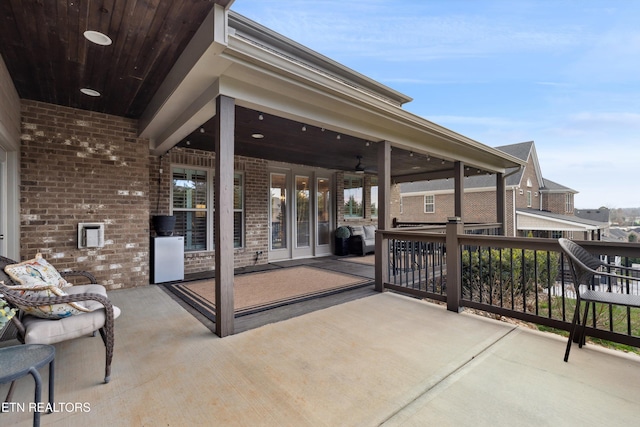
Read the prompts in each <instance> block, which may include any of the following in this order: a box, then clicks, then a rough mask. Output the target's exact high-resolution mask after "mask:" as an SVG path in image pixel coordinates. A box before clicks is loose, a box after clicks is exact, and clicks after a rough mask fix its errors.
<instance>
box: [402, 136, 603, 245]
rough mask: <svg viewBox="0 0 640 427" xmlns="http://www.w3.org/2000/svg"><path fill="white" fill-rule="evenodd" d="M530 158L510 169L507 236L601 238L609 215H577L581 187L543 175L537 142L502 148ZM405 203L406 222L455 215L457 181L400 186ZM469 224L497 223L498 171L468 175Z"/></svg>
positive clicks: (434, 220)
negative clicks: (576, 201)
mask: <svg viewBox="0 0 640 427" xmlns="http://www.w3.org/2000/svg"><path fill="white" fill-rule="evenodd" d="M496 148H497V149H498V150H501V151H504V152H505V153H508V154H510V155H512V156H514V157H517V158H519V159H521V160H522V161H523V162H525V166H524V167H522V168H513V169H511V170H509V171H507V172H506V174H505V178H504V179H505V192H506V198H505V200H506V203H505V210H506V214H505V217H506V221H505V222H506V227H505V235H507V236H524V237H526V236H534V237H550V238H559V237H571V238H576V239H582V240H598V239H599V238H600V236H601V234H602V230H605V229H607V228H608V225H609V224H608V220H607V221H606V222H605V221H599V220H594V219H584V218H581V217H578V216H576V215H575V210H574V195H575V194H576V193H577V191H575V190H573V189H571V188H568V187H565V186H563V185H561V184H558V183H556V182H553V181H551V180H549V179H546V178H543V176H542V172H541V169H540V164H539V162H538V156H537V153H536V148H535V144H534V143H533V141H530V142H523V143H519V144H512V145H505V146H501V147H496ZM399 192H400V203H399V204H398V206H397V208H396V209H395V210H394V211H393V214H394V215H395V218H396V219H397V221H400V222H417V223H444V222H446V221H447V218H448V217H451V216H453V200H454V196H453V182H452V181H451V180H446V179H444V180H443V179H439V180H432V181H419V182H411V183H404V184H401V185H400V190H399ZM464 198H465V209H464V211H463V214H462V220H463V222H464V223H493V222H495V218H496V209H497V208H496V176H495V175H484V176H483V175H478V176H470V177H467V178H466V179H465V180H464Z"/></svg>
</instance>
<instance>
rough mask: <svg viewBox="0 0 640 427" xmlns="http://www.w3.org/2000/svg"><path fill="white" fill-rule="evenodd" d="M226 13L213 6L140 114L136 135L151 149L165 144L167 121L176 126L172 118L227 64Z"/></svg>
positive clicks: (210, 82) (198, 94)
mask: <svg viewBox="0 0 640 427" xmlns="http://www.w3.org/2000/svg"><path fill="white" fill-rule="evenodd" d="M226 14H227V11H226V10H225V9H224V8H223V7H222V6H220V5H215V6H214V7H213V9H212V10H211V12H210V13H209V15H208V16H207V18H206V19H205V20H204V22H203V23H202V25H201V26H200V28H199V29H198V31H197V32H196V34H195V35H194V36H193V38H192V39H191V41H190V42H189V44H188V45H187V47H186V48H185V50H184V52H183V53H182V55H180V58H178V61H177V62H176V64H175V65H174V66H173V68H172V69H171V71H170V72H169V74H168V75H167V78H166V79H165V80H164V82H163V83H162V85H161V86H160V89H159V90H158V92H156V94H155V95H154V97H153V98H152V100H151V102H150V103H149V105H148V106H147V108H146V110H145V111H144V113H143V114H142V117H141V118H140V121H139V136H140V137H142V138H148V139H149V140H150V148H151V150H152V151H158V147H159V146H165V145H166V142H167V140H166V137H167V129H166V128H167V123H169V124H171V125H172V126H174V127H180V126H177V125H176V124H175V122H176V119H177V118H178V117H184V112H185V111H186V110H188V109H189V108H190V107H191V105H192V104H193V102H194V101H193V100H194V99H197V98H199V97H200V95H201V94H202V93H203V92H205V91H206V90H207V88H209V87H210V86H211V85H212V84H213V83H214V82H215V80H216V79H217V77H218V76H219V75H220V74H221V73H222V72H223V71H224V69H226V68H227V67H228V66H229V65H230V63H228V62H227V61H224V60H222V59H221V57H220V53H221V52H222V51H223V50H224V49H225V48H226V41H227V33H226V31H227V17H226ZM191 108H192V107H191ZM202 123H204V122H201V123H200V124H202ZM196 127H197V126H196ZM159 138H165V139H164V140H160V141H158V139H159ZM160 151H161V150H160Z"/></svg>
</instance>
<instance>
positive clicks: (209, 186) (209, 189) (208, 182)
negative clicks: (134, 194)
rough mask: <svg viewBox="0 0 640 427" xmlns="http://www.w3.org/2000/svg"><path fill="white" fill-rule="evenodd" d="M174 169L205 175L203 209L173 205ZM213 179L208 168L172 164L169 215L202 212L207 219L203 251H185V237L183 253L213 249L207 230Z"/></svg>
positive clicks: (211, 209)
mask: <svg viewBox="0 0 640 427" xmlns="http://www.w3.org/2000/svg"><path fill="white" fill-rule="evenodd" d="M176 169H184V170H185V171H188V170H191V171H202V172H204V173H205V174H206V178H205V183H206V186H207V187H206V189H205V192H206V207H205V208H176V207H175V206H174V204H173V188H174V187H173V179H174V178H173V177H174V173H175V170H176ZM212 184H213V178H212V170H210V169H208V168H202V167H194V166H191V165H182V164H172V165H171V188H170V194H169V206H170V208H171V215H175V212H204V213H205V215H206V218H207V221H206V227H207V228H206V231H205V233H206V238H205V248H204V249H200V248H198V249H187V248H186V245H187V238H186V237H187V236H185V239H184V244H185V253H187V252H188V253H194V252H205V251H209V250H211V249H209V248H213V246H214V245H213V243H212V242H213V240H212V239H213V237H212V236H213V233H212V232H211V230H209V222H210V221H212V220H211V218H213V206H212V205H213V203H212V201H213V194H212V191H213V190H212V187H213V185H212ZM158 197H160V195H158Z"/></svg>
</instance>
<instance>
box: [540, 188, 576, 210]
mask: <svg viewBox="0 0 640 427" xmlns="http://www.w3.org/2000/svg"><path fill="white" fill-rule="evenodd" d="M565 197H566V193H547V194H545V195H544V199H543V200H544V209H545V210H548V211H549V212H553V213H558V214H561V215H573V212H566V199H565Z"/></svg>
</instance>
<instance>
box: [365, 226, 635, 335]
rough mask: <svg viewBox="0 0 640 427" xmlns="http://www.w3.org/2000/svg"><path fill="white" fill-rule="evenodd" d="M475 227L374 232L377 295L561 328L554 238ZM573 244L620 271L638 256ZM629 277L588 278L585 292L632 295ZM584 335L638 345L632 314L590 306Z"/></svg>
mask: <svg viewBox="0 0 640 427" xmlns="http://www.w3.org/2000/svg"><path fill="white" fill-rule="evenodd" d="M474 227H475V226H474ZM481 228H482V227H479V228H475V230H474V234H471V233H468V229H467V227H464V228H463V227H462V226H461V225H460V224H450V225H449V226H447V231H446V232H442V231H441V230H438V231H437V232H433V229H431V230H429V231H423V230H422V229H415V228H411V229H395V230H393V231H380V232H379V238H382V244H383V246H382V247H383V248H387V250H388V252H387V253H386V254H385V258H387V262H385V268H383V269H381V272H382V276H381V279H383V280H381V282H382V283H380V284H379V287H378V289H385V288H386V289H389V290H393V291H396V292H400V293H404V294H408V295H412V296H416V297H420V298H428V299H432V300H436V301H442V302H446V303H447V308H448V309H449V310H452V311H460V310H462V309H463V308H465V307H466V308H472V309H477V310H481V311H484V312H488V313H493V314H494V315H496V316H505V317H509V318H513V319H519V320H522V321H525V322H530V323H535V324H538V325H544V326H547V327H550V328H556V329H562V330H568V329H569V327H570V324H571V319H572V316H573V313H574V310H575V301H576V295H575V287H574V283H573V278H572V276H571V274H570V271H569V265H568V263H567V260H566V259H565V256H564V255H563V253H562V251H561V248H560V246H559V244H558V242H557V240H555V239H542V238H513V237H504V236H496V235H490V234H489V233H491V231H490V230H493V229H494V228H495V227H494V225H493V224H491V225H489V226H487V227H485V229H486V231H484V232H485V233H486V234H489V235H483V234H479V233H482V232H483V231H478V230H480V229H481ZM580 244H581V245H583V246H584V247H585V248H586V249H587V250H589V251H590V252H592V253H594V254H598V255H602V256H606V257H608V259H609V260H610V262H611V261H615V262H618V263H619V264H618V265H622V266H630V265H631V260H632V259H634V258H640V245H638V244H629V243H614V242H596V241H584V242H580ZM381 258H382V257H381ZM639 274H640V273H639ZM635 276H636V277H630V278H629V279H628V280H625V281H623V283H621V282H610V281H608V278H605V277H604V276H601V277H598V276H596V278H594V280H593V281H592V283H591V284H590V285H589V286H590V287H591V288H593V289H597V290H601V291H610V292H624V293H632V294H638V293H639V292H640V281H639V280H640V279H638V277H637V275H635ZM376 281H377V282H378V277H376ZM633 319H636V320H635V321H633ZM587 334H588V335H589V336H592V337H596V338H601V339H605V340H609V341H615V342H620V343H623V344H627V345H631V346H635V347H640V310H638V309H629V308H624V307H615V306H610V305H597V306H594V309H592V310H590V317H589V321H588V330H587Z"/></svg>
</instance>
